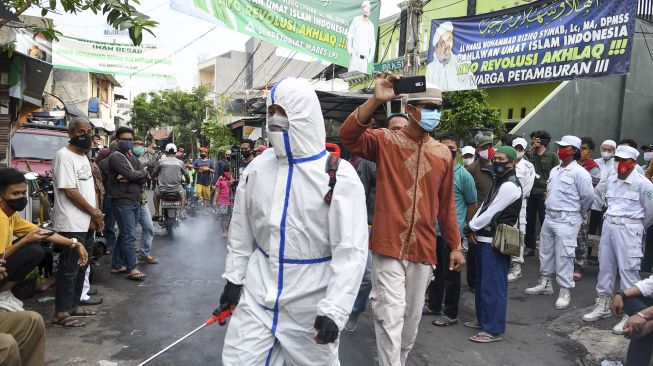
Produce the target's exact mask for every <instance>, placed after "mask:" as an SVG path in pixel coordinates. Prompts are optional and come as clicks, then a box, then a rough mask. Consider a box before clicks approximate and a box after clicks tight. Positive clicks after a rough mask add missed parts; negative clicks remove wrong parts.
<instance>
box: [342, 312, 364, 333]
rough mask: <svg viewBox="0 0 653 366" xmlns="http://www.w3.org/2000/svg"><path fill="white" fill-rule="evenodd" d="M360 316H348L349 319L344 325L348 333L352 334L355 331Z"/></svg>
mask: <svg viewBox="0 0 653 366" xmlns="http://www.w3.org/2000/svg"><path fill="white" fill-rule="evenodd" d="M359 316H360V314H354V313H352V314H350V315H349V319H348V320H347V323H345V329H347V330H348V331H350V332H353V331H355V330H356V327H357V326H358V317H359Z"/></svg>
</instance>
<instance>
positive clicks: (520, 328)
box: [26, 216, 626, 366]
mask: <svg viewBox="0 0 653 366" xmlns="http://www.w3.org/2000/svg"><path fill="white" fill-rule="evenodd" d="M219 230H220V229H219V226H218V223H217V221H215V219H214V217H213V216H199V217H196V218H192V219H189V220H188V221H186V222H184V223H183V224H182V226H181V227H180V230H179V233H178V234H179V235H178V236H177V240H176V241H174V242H172V241H170V240H168V238H167V237H165V234H164V232H163V231H162V230H161V229H160V228H159V227H157V225H155V237H154V245H153V252H154V254H155V255H156V256H157V258H158V259H159V264H156V265H141V267H140V268H141V269H142V270H143V271H144V272H146V273H147V275H148V278H147V280H146V281H144V282H133V281H129V280H127V279H125V278H124V276H121V275H112V274H110V273H109V258H108V257H103V258H102V260H101V266H100V267H98V268H97V274H96V279H95V283H94V284H93V287H94V288H97V289H98V291H99V294H98V295H99V296H102V297H104V304H102V305H100V306H97V307H95V308H96V309H97V310H98V311H99V314H98V316H96V317H94V318H89V319H88V320H87V322H88V325H87V326H86V328H84V329H62V328H53V327H51V326H49V325H48V326H47V328H48V341H47V356H46V361H47V363H48V364H50V365H101V366H111V365H136V364H138V363H139V362H140V361H143V360H145V359H146V358H148V357H149V356H150V355H152V354H154V353H156V352H158V351H159V350H160V349H162V348H163V347H165V346H167V345H168V344H170V343H172V342H173V341H174V340H176V339H177V338H179V337H181V336H182V335H184V334H186V333H187V332H189V331H191V330H193V329H195V328H196V327H197V326H199V325H201V324H202V322H204V321H205V320H206V319H207V318H208V317H209V316H210V314H211V312H212V310H213V309H214V308H215V307H216V306H217V302H218V297H219V293H220V292H221V291H222V288H223V286H224V282H223V281H222V279H221V278H220V275H221V274H222V272H223V270H224V259H225V252H226V241H225V239H223V238H221V237H220V233H219ZM595 277H596V268H590V270H589V272H588V273H587V274H586V278H585V279H584V280H583V281H582V282H581V283H579V285H578V286H577V288H576V290H574V292H573V295H572V306H571V307H570V309H568V310H566V311H557V310H555V309H554V308H553V304H554V302H555V297H527V296H526V295H523V294H522V293H521V290H523V288H525V287H529V286H531V285H532V284H533V283H535V281H536V278H537V259H533V258H530V259H527V263H526V275H525V278H524V279H522V280H520V281H519V282H517V283H516V284H512V285H511V286H510V288H511V290H510V299H511V300H510V302H509V315H508V331H507V334H506V336H505V340H504V341H503V342H500V343H495V344H489V345H488V344H486V345H478V344H473V343H471V342H469V341H468V340H467V338H468V337H469V336H471V335H473V334H474V333H473V331H472V330H470V329H467V328H465V327H463V326H462V325H461V324H459V325H456V326H454V327H450V328H447V329H441V328H436V327H434V326H432V325H431V324H430V322H431V321H432V320H433V319H434V317H424V318H423V319H422V323H421V325H420V332H419V335H418V341H417V343H416V345H415V348H414V350H413V352H412V353H411V356H410V357H409V359H408V363H407V364H408V365H411V366H412V365H417V366H421V365H436V364H437V365H577V364H585V365H588V364H594V361H595V360H598V359H603V358H604V357H606V356H616V357H617V358H618V357H619V355H620V354H622V353H623V350H624V347H625V345H626V343H625V342H624V341H623V340H622V339H621V338H620V337H617V336H613V335H611V334H610V332H609V329H610V328H611V327H612V326H613V325H614V324H615V323H616V320H614V319H606V320H602V321H600V322H598V323H597V324H594V325H588V324H583V322H582V321H581V320H580V317H581V315H582V314H583V313H584V312H585V311H586V310H587V309H586V307H587V306H590V305H591V304H592V303H593V299H594V285H595V283H596V282H595V281H596V280H595ZM463 278H464V275H463ZM463 282H464V281H463ZM463 288H466V286H465V285H463ZM52 296H54V292H53V291H49V292H46V293H43V294H38V295H37V296H36V298H34V299H31V300H28V301H26V306H27V307H29V308H33V309H35V310H38V311H39V312H41V314H43V315H44V318H45V319H46V324H47V321H48V320H49V319H50V317H51V314H52V309H53V307H54V301H53V300H54V299H53V298H52ZM473 309H474V307H473V294H472V293H471V292H469V291H466V290H463V294H462V299H461V310H460V319H461V322H462V321H465V320H471V319H473ZM224 334H225V328H223V327H220V326H218V325H217V324H215V325H212V326H210V327H208V328H206V329H204V330H202V331H200V332H199V333H197V334H195V335H194V336H193V337H192V338H190V339H188V340H187V341H185V342H183V343H181V344H179V345H178V346H176V347H175V348H173V349H172V350H170V351H169V352H167V353H165V354H164V355H162V356H160V357H159V358H157V359H156V360H155V361H153V362H152V363H150V364H151V365H220V364H221V363H220V354H221V348H222V343H223V337H224ZM341 337H342V341H341V346H340V361H341V364H342V365H343V366H367V365H375V364H376V361H375V358H376V349H375V339H374V332H373V325H372V322H371V311H370V309H369V308H368V311H367V312H366V313H364V314H363V315H362V316H361V322H360V324H359V327H358V329H357V330H356V332H354V333H350V332H346V331H345V332H343V333H342V335H341Z"/></svg>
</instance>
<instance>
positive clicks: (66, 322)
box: [51, 316, 86, 328]
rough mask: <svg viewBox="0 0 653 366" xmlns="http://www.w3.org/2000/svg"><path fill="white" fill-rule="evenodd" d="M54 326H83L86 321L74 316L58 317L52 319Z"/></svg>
mask: <svg viewBox="0 0 653 366" xmlns="http://www.w3.org/2000/svg"><path fill="white" fill-rule="evenodd" d="M51 323H52V326H53V327H59V328H82V327H85V326H86V323H84V322H83V321H81V320H79V319H75V318H74V317H72V316H64V317H61V318H57V319H52V322H51Z"/></svg>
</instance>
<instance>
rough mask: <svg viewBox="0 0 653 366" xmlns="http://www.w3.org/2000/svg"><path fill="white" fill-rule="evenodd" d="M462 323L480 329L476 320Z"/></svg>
mask: <svg viewBox="0 0 653 366" xmlns="http://www.w3.org/2000/svg"><path fill="white" fill-rule="evenodd" d="M463 325H464V326H466V327H467V328H472V329H481V324H479V322H478V321H476V320H473V321H470V322H465V323H464V324H463Z"/></svg>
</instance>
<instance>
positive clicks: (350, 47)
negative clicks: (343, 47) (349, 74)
mask: <svg viewBox="0 0 653 366" xmlns="http://www.w3.org/2000/svg"><path fill="white" fill-rule="evenodd" d="M361 9H362V11H363V15H359V16H357V17H355V18H354V20H352V22H351V25H350V26H349V30H348V31H347V51H349V56H350V57H351V58H350V60H349V71H360V72H362V73H365V74H367V73H368V72H369V71H368V70H369V66H370V62H371V61H373V58H374V51H375V49H376V38H374V29H375V26H374V23H372V21H371V20H370V14H371V12H372V5H371V4H370V2H369V1H368V0H365V1H363V3H362V4H361Z"/></svg>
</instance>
